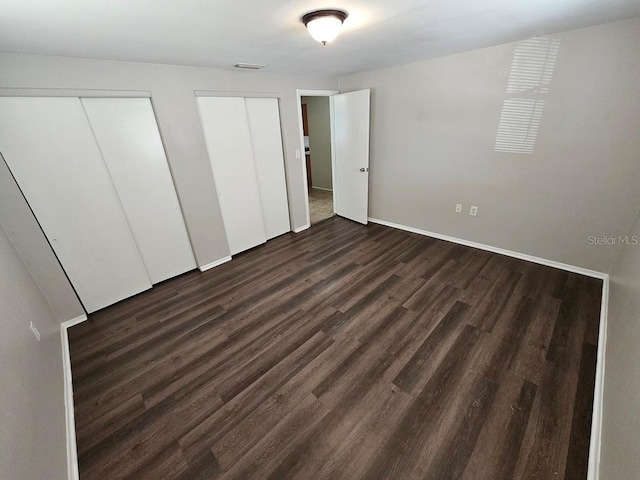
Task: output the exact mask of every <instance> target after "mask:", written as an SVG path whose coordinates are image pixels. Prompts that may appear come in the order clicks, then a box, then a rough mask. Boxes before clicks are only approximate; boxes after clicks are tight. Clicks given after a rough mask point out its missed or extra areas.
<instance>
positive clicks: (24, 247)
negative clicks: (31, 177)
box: [0, 154, 85, 322]
mask: <svg viewBox="0 0 640 480" xmlns="http://www.w3.org/2000/svg"><path fill="white" fill-rule="evenodd" d="M0 225H2V227H3V228H4V230H5V232H6V233H7V235H8V237H9V239H10V240H11V243H12V244H13V246H14V248H15V249H16V251H17V252H18V255H20V258H21V259H22V261H23V262H24V263H25V265H26V267H27V269H28V270H29V273H30V274H31V276H32V278H33V279H34V281H35V282H36V284H37V285H38V287H39V288H40V291H41V292H42V293H43V294H44V296H45V298H46V299H47V301H48V302H49V305H50V306H51V309H52V310H53V311H54V313H55V314H56V317H57V318H58V320H59V321H60V322H64V321H66V320H71V319H73V318H77V317H79V316H81V315H84V313H85V312H84V309H83V308H82V305H81V304H80V301H79V300H78V297H77V295H76V293H75V291H74V290H73V287H72V286H71V283H69V280H68V279H67V276H66V275H65V273H64V270H63V269H62V267H61V266H60V263H59V262H58V259H57V258H56V256H55V253H54V252H53V249H52V248H51V246H50V245H49V242H48V241H47V237H45V235H44V233H43V232H42V229H41V228H40V225H39V224H38V221H37V220H36V218H35V216H34V215H33V213H32V212H31V209H30V208H29V205H28V203H27V202H26V200H25V198H24V196H23V195H22V192H21V191H20V189H19V187H18V184H17V183H16V182H15V180H14V178H13V176H12V175H11V172H10V171H9V168H8V167H7V164H6V163H5V162H4V159H3V158H2V155H1V154H0Z"/></svg>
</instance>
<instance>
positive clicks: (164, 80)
mask: <svg viewBox="0 0 640 480" xmlns="http://www.w3.org/2000/svg"><path fill="white" fill-rule="evenodd" d="M335 87H336V81H335V80H334V79H326V78H316V77H314V78H310V77H301V76H288V75H276V74H269V73H264V72H242V71H228V70H220V69H212V68H193V67H179V66H170V65H156V64H143V63H127V62H110V61H101V60H85V59H74V58H63V57H49V56H37V55H18V54H0V88H3V89H4V93H5V94H7V93H11V90H8V89H12V88H15V89H27V88H28V89H76V90H88V89H90V90H95V91H96V92H95V94H99V91H100V90H107V91H118V90H140V91H149V92H151V96H152V99H153V105H154V108H155V112H156V116H157V119H158V125H159V127H160V131H161V133H162V136H163V140H164V143H165V148H166V150H167V157H168V160H169V164H170V166H171V170H172V174H173V177H174V181H175V184H176V190H177V192H178V196H179V199H180V203H181V205H182V208H183V212H184V217H185V222H186V224H187V228H188V230H189V235H190V237H191V241H192V244H193V248H194V253H195V255H196V260H197V262H198V265H201V266H202V265H206V264H208V263H211V262H213V261H216V260H219V259H221V258H223V257H225V256H227V255H229V247H228V245H227V241H226V236H225V233H224V227H223V223H222V216H221V213H220V208H219V205H218V199H217V194H216V191H215V186H214V183H213V177H212V174H211V169H210V166H209V160H208V157H207V151H206V146H205V142H204V136H203V133H202V127H201V125H200V118H199V115H198V109H197V105H196V100H195V96H194V91H196V90H198V91H210V92H217V93H218V94H230V93H233V94H236V95H238V96H243V95H256V94H257V95H260V94H263V95H267V96H278V97H279V98H280V112H281V123H282V134H283V141H284V151H285V167H286V174H287V188H288V194H289V208H290V216H291V225H292V228H297V227H301V226H303V225H305V224H306V209H305V195H306V192H305V191H304V186H303V185H304V183H303V169H302V162H303V161H304V158H300V159H296V157H295V151H296V150H298V149H300V145H299V130H298V111H297V94H296V89H335ZM16 93H20V91H16ZM44 93H46V92H44Z"/></svg>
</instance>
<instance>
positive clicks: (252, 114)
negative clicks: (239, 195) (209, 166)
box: [245, 98, 291, 239]
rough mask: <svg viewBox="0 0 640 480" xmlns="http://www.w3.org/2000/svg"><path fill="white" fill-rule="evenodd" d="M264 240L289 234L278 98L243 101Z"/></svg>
mask: <svg viewBox="0 0 640 480" xmlns="http://www.w3.org/2000/svg"><path fill="white" fill-rule="evenodd" d="M245 103H246V107H247V117H248V119H249V130H250V132H251V144H252V147H253V160H254V162H255V168H256V176H257V180H258V188H259V192H260V200H261V203H262V215H263V218H264V228H265V233H266V236H267V239H270V238H273V237H277V236H278V235H282V234H283V233H286V232H289V231H290V230H291V227H290V224H289V204H288V201H287V184H286V180H285V173H284V153H283V151H282V133H281V131H280V111H279V109H278V99H277V98H246V99H245Z"/></svg>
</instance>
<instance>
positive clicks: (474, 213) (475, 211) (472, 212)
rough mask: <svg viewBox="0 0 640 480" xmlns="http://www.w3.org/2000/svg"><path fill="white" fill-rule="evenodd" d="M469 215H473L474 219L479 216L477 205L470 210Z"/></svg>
mask: <svg viewBox="0 0 640 480" xmlns="http://www.w3.org/2000/svg"><path fill="white" fill-rule="evenodd" d="M469 215H471V216H472V217H475V216H476V215H478V207H477V206H476V205H472V206H471V208H470V209H469Z"/></svg>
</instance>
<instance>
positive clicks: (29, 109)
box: [2, 96, 151, 313]
mask: <svg viewBox="0 0 640 480" xmlns="http://www.w3.org/2000/svg"><path fill="white" fill-rule="evenodd" d="M2 102H3V103H4V102H7V107H8V108H10V109H9V110H7V111H6V112H5V113H6V114H7V115H9V116H10V115H11V114H12V113H17V114H18V115H22V114H24V115H25V117H24V118H23V121H22V123H16V124H15V125H14V127H15V128H20V125H22V124H23V123H24V122H29V121H33V123H34V124H33V128H32V129H28V132H27V133H25V134H22V133H20V134H16V136H15V137H14V138H13V139H12V140H7V144H6V145H5V147H6V150H4V151H3V154H4V157H5V160H6V162H7V165H8V166H9V169H10V170H11V173H12V174H13V176H14V178H15V179H16V181H17V183H18V185H19V186H20V189H21V190H22V192H23V195H24V196H25V198H26V200H27V202H28V203H29V206H30V208H31V209H32V211H33V212H34V213H35V216H36V218H37V221H38V223H39V225H40V227H41V230H42V231H43V233H44V235H45V236H46V237H47V239H48V241H49V244H50V245H51V246H52V248H53V250H54V251H55V254H56V256H57V258H58V260H59V263H60V264H61V265H62V268H63V270H64V271H65V273H66V274H67V276H68V278H69V279H71V280H72V281H73V282H75V283H73V286H74V289H75V290H76V292H77V293H78V296H79V297H80V300H81V302H82V304H83V306H84V307H85V309H86V310H87V311H88V312H89V313H91V312H94V311H96V310H99V309H101V308H104V307H106V306H109V305H111V304H113V303H116V302H118V301H120V300H123V299H125V298H128V297H131V296H133V295H135V294H137V293H140V292H141V291H144V290H146V289H148V288H151V282H150V280H149V277H148V274H147V271H146V267H145V266H144V262H143V260H142V257H141V255H140V251H139V249H138V247H137V245H136V242H135V238H134V237H133V234H132V232H131V228H130V226H129V224H128V221H127V218H126V215H125V213H124V211H123V209H122V205H121V203H120V201H119V199H118V195H117V193H116V191H115V188H114V185H113V183H112V181H111V178H110V176H109V173H108V170H107V168H106V165H105V164H104V161H103V159H102V155H101V153H100V149H99V147H98V145H97V144H96V142H95V138H94V136H93V132H92V131H91V126H90V124H89V121H88V119H87V117H86V114H85V112H84V109H83V107H82V103H81V100H80V98H79V97H71V96H67V97H36V96H29V97H8V96H4V97H3V98H2ZM12 109H13V110H12ZM52 115H58V116H57V117H56V118H60V119H61V120H60V122H59V123H60V125H58V123H55V124H53V123H51V122H48V121H47V120H48V119H49V118H50V117H51V116H52ZM3 116H5V115H3ZM5 120H6V121H7V122H8V124H10V123H11V120H10V117H6V116H5ZM27 125H28V123H27ZM14 127H11V128H14ZM67 127H68V128H67ZM11 128H9V130H8V132H5V133H6V134H7V135H10V134H11V131H12V130H11ZM22 128H25V127H24V126H23V127H22ZM31 130H33V133H31ZM3 135H4V134H3ZM27 135H33V138H35V139H39V140H37V141H30V142H29V143H28V145H27V143H25V140H24V137H25V136H27ZM7 138H11V137H7ZM45 142H50V143H52V144H54V145H56V146H58V147H59V148H48V147H49V144H48V143H45ZM21 144H23V146H22V147H21ZM23 147H24V148H23ZM29 152H30V153H29ZM44 152H46V153H44ZM24 155H33V162H21V161H20V158H25V157H24ZM26 158H29V157H26ZM49 159H52V161H48V160H49ZM60 159H62V160H61V163H60V168H56V164H55V161H56V160H60ZM65 159H67V160H68V162H67V160H65ZM40 167H42V168H40ZM96 192H97V194H96V195H93V194H94V193H96ZM48 194H49V195H55V196H56V200H55V201H49V200H50V199H48V197H47V195H48ZM84 197H92V198H94V199H95V200H94V201H93V202H79V201H78V199H79V198H84ZM67 207H68V210H67V209H66V208H67ZM74 215H75V216H76V217H75V218H74ZM96 215H98V217H96ZM103 215H104V220H103V217H102V216H103ZM83 218H84V219H87V222H86V225H85V224H84V223H79V222H78V219H80V220H82V219H83ZM110 222H112V223H110ZM85 227H86V228H85ZM111 227H113V228H111ZM58 239H60V240H59V241H58ZM94 240H95V241H94ZM94 247H95V248H94ZM96 249H97V250H96ZM87 259H89V260H87Z"/></svg>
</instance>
